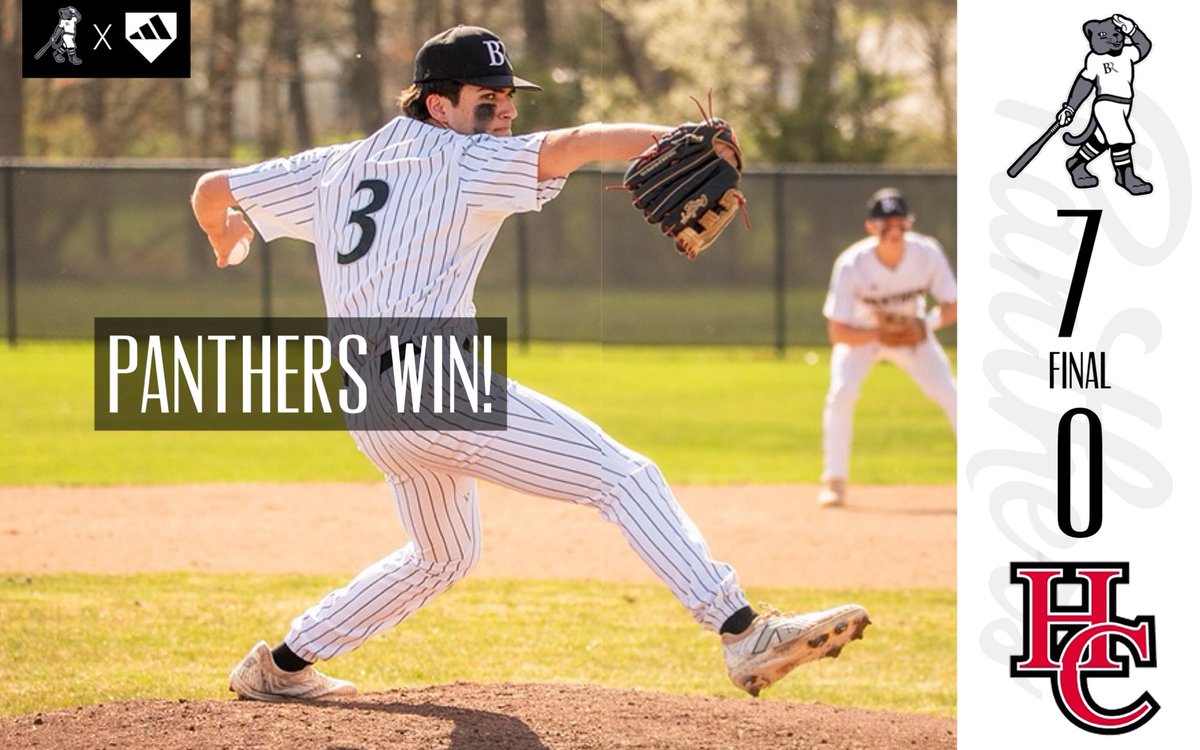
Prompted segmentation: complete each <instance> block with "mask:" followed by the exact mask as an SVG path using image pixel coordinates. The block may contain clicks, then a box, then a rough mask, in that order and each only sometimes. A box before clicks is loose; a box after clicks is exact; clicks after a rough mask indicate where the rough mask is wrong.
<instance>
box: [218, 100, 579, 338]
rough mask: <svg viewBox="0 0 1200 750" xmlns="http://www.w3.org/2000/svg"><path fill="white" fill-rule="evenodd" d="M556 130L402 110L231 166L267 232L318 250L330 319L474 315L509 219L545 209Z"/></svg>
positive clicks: (242, 202) (249, 209)
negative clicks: (377, 123) (445, 123)
mask: <svg viewBox="0 0 1200 750" xmlns="http://www.w3.org/2000/svg"><path fill="white" fill-rule="evenodd" d="M544 138H545V133H533V134H530V135H523V136H514V137H505V138H501V137H496V136H491V135H486V134H483V135H462V134H459V133H456V132H455V131H453V130H447V129H444V128H440V127H437V126H435V125H429V124H426V123H422V122H419V121H417V120H413V119H411V118H408V117H397V118H396V119H394V120H392V121H391V122H389V123H388V124H387V125H385V126H383V127H382V128H380V129H379V130H378V131H376V132H375V133H374V134H372V135H370V136H368V137H366V138H364V139H362V140H360V141H354V142H353V143H346V144H341V145H337V146H326V147H323V148H316V149H313V150H311V151H306V152H304V153H301V154H298V155H296V156H292V157H290V158H287V159H274V160H271V161H266V162H263V163H261V164H253V165H250V166H247V167H242V168H239V169H233V170H230V172H229V182H230V187H231V188H232V190H233V195H234V198H235V199H236V200H237V202H238V205H239V206H241V208H242V210H244V211H245V212H246V213H247V215H248V216H249V217H250V220H251V221H253V222H254V225H255V226H256V227H257V228H258V231H259V233H260V234H261V235H262V237H263V239H265V240H267V241H270V240H274V239H276V238H279V237H295V238H298V239H301V240H305V241H308V242H311V243H313V244H314V245H315V247H316V253H317V266H318V269H319V271H320V276H321V288H322V291H323V293H324V295H325V308H326V312H327V313H328V315H329V317H331V318H339V317H344V318H348V317H361V318H449V317H459V318H468V317H473V316H474V315H475V304H474V302H473V300H472V297H473V295H474V290H475V282H476V279H477V278H478V276H479V271H480V269H481V267H482V265H483V261H484V259H485V258H486V257H487V254H488V250H489V249H491V246H492V242H493V241H494V240H495V238H496V234H497V233H498V232H499V231H500V225H501V224H502V223H503V222H504V219H505V218H507V217H508V216H509V215H511V214H514V213H518V212H522V211H537V210H540V209H541V207H542V204H544V203H545V202H546V201H548V200H550V199H552V198H554V197H555V196H557V195H558V193H559V191H560V190H561V189H562V186H563V183H564V182H565V179H566V178H557V179H554V180H548V181H545V182H541V183H539V182H538V181H537V169H538V152H539V150H540V149H541V144H542V140H543V139H544Z"/></svg>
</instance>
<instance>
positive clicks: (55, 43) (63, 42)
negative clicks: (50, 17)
mask: <svg viewBox="0 0 1200 750" xmlns="http://www.w3.org/2000/svg"><path fill="white" fill-rule="evenodd" d="M82 20H83V14H82V13H80V12H79V11H77V10H75V8H73V7H72V6H69V5H68V6H67V7H65V8H59V9H58V26H56V27H55V28H54V33H53V34H51V36H50V41H48V42H46V44H45V46H43V47H42V48H41V49H40V50H38V51H37V54H36V55H34V56H33V59H34V60H40V59H41V58H42V55H44V54H46V50H48V49H53V50H54V62H58V63H60V62H64V61H66V60H70V61H71V64H72V65H79V64H81V63H82V62H83V60H80V59H79V55H77V54H75V27H76V26H78V24H79V22H80V21H82ZM64 55H65V56H64Z"/></svg>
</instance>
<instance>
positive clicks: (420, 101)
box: [396, 81, 463, 122]
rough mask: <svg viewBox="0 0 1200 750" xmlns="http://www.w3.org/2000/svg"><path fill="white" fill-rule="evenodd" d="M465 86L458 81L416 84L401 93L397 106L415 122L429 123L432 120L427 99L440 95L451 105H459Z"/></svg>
mask: <svg viewBox="0 0 1200 750" xmlns="http://www.w3.org/2000/svg"><path fill="white" fill-rule="evenodd" d="M462 87H463V85H462V84H461V83H459V82H458V81H426V82H425V83H414V84H413V85H411V86H409V87H408V88H406V89H404V91H402V92H400V96H399V98H397V99H396V104H398V105H399V106H400V111H401V112H403V113H404V114H405V115H407V116H408V117H411V118H413V119H414V120H421V121H422V122H429V120H431V119H432V118H431V117H430V115H429V108H428V107H426V106H425V99H426V98H427V97H428V96H429V95H430V94H440V95H442V96H444V97H446V98H447V99H449V100H450V103H451V104H455V105H457V104H458V95H459V94H460V93H462Z"/></svg>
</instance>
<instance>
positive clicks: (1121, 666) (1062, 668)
mask: <svg viewBox="0 0 1200 750" xmlns="http://www.w3.org/2000/svg"><path fill="white" fill-rule="evenodd" d="M1011 573H1012V579H1011V580H1012V582H1013V583H1019V584H1021V587H1022V588H1023V589H1024V597H1025V642H1024V644H1023V646H1024V650H1023V652H1022V653H1021V655H1020V656H1014V657H1012V662H1011V669H1010V672H1009V674H1010V676H1012V677H1049V678H1050V681H1051V685H1052V686H1053V688H1054V700H1055V701H1056V702H1057V703H1058V708H1059V710H1060V711H1062V712H1063V715H1064V716H1066V717H1067V718H1068V719H1069V720H1070V721H1071V723H1072V724H1074V725H1075V726H1077V727H1079V728H1080V729H1086V730H1087V731H1089V732H1095V733H1096V734H1123V733H1125V732H1132V731H1133V730H1135V729H1137V728H1138V727H1140V726H1142V725H1143V724H1145V723H1146V722H1147V721H1149V720H1150V719H1151V717H1153V716H1154V714H1156V713H1158V709H1159V705H1158V703H1157V702H1156V701H1155V700H1154V698H1152V697H1151V696H1150V694H1149V693H1148V692H1143V693H1142V694H1141V696H1139V697H1138V698H1137V700H1135V701H1134V702H1133V703H1130V704H1129V705H1127V706H1124V707H1123V708H1116V709H1110V708H1105V707H1103V706H1101V705H1099V704H1098V703H1097V702H1096V700H1095V699H1094V698H1093V697H1092V694H1091V691H1090V690H1089V689H1088V683H1087V680H1088V678H1090V677H1128V676H1129V657H1128V656H1126V655H1123V654H1121V653H1119V652H1118V648H1117V645H1118V644H1119V643H1121V644H1124V645H1125V647H1126V649H1127V650H1128V651H1129V653H1131V654H1132V655H1133V663H1134V665H1135V666H1138V667H1153V666H1156V659H1157V657H1156V651H1155V647H1154V617H1153V616H1150V615H1143V616H1141V617H1136V618H1134V619H1133V620H1127V619H1124V618H1121V617H1118V616H1117V612H1116V610H1117V584H1118V583H1125V582H1127V581H1128V579H1129V563H1012V566H1011ZM1063 585H1074V586H1082V590H1083V598H1082V602H1081V603H1080V604H1079V605H1066V604H1060V603H1059V602H1060V599H1059V593H1060V591H1059V587H1060V586H1063Z"/></svg>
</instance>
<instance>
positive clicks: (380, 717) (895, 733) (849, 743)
mask: <svg viewBox="0 0 1200 750" xmlns="http://www.w3.org/2000/svg"><path fill="white" fill-rule="evenodd" d="M956 743H957V730H956V727H955V722H954V720H953V719H944V718H933V717H929V716H914V715H909V714H893V713H885V712H882V711H864V710H858V709H848V708H835V707H832V706H825V705H821V704H808V703H786V702H775V701H769V700H765V701H756V700H753V699H750V698H745V699H737V698H716V697H684V696H677V695H666V694H662V693H647V692H639V691H632V690H609V689H605V688H596V687H589V686H575V685H473V684H468V683H458V684H454V685H441V686H436V687H429V688H423V689H419V690H403V691H394V692H388V693H373V694H370V695H365V696H361V697H359V698H356V699H352V700H344V701H337V702H330V703H307V704H295V703H291V704H264V703H248V702H242V701H194V702H171V701H135V702H130V703H118V704H105V705H99V706H87V707H83V708H76V709H70V710H66V711H55V712H52V713H45V714H37V715H36V716H23V717H20V718H16V719H4V720H0V747H38V748H54V749H55V750H93V749H94V748H105V747H108V748H147V747H153V748H158V749H159V750H177V749H179V750H182V749H183V748H187V749H188V750H193V749H194V750H202V749H205V748H212V749H213V750H216V749H218V748H220V749H222V750H224V749H228V748H321V749H322V750H349V749H350V748H358V749H362V750H365V749H366V748H392V749H394V750H432V749H433V748H451V749H452V750H467V749H468V748H470V749H474V748H480V749H483V748H487V749H488V750H548V749H556V748H562V749H563V750H593V749H594V750H601V749H603V750H610V749H611V748H663V749H666V748H670V749H671V750H683V749H685V748H686V749H688V750H691V749H695V750H703V749H705V748H713V749H714V750H716V749H717V748H721V749H722V750H724V749H725V748H780V749H783V748H805V749H808V748H819V749H820V750H841V749H845V750H850V749H851V748H854V749H855V750H868V749H869V750H889V749H890V748H897V749H898V748H904V750H912V748H921V749H922V750H937V749H938V748H953V747H955V746H956Z"/></svg>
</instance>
